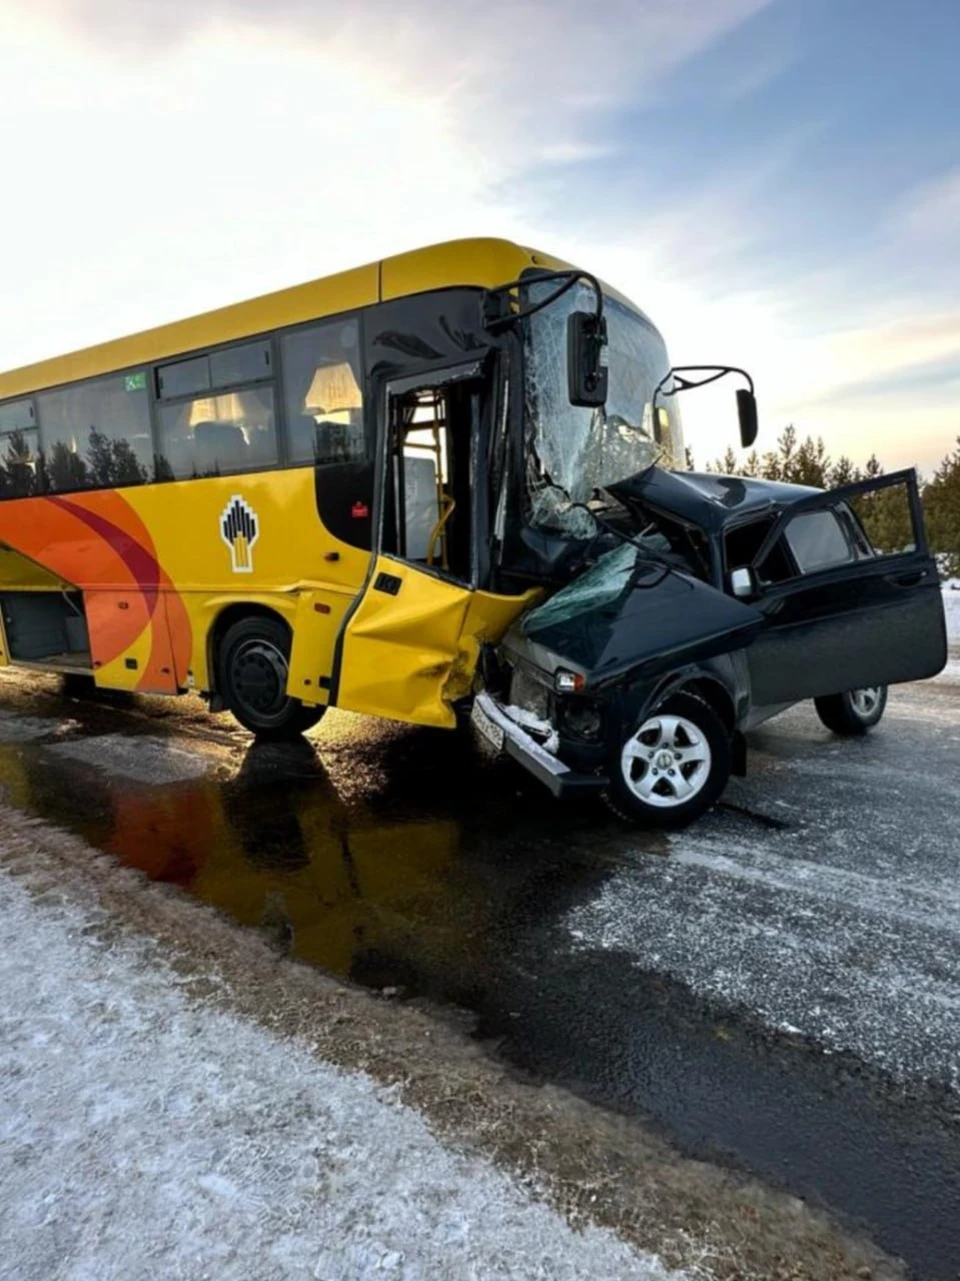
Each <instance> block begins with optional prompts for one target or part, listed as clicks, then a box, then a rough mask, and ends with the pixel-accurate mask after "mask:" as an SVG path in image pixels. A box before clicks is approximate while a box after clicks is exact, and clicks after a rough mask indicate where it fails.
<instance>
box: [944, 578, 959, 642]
mask: <svg viewBox="0 0 960 1281" xmlns="http://www.w3.org/2000/svg"><path fill="white" fill-rule="evenodd" d="M943 608H944V612H945V613H946V615H947V639H948V640H949V642H950V644H951V645H960V578H950V579H948V580H947V581H946V582H945V583H944V584H943Z"/></svg>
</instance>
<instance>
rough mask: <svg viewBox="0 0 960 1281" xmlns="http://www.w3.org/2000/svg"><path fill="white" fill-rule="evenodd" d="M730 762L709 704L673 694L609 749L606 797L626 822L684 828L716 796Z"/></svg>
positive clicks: (723, 733) (720, 725)
mask: <svg viewBox="0 0 960 1281" xmlns="http://www.w3.org/2000/svg"><path fill="white" fill-rule="evenodd" d="M731 764H732V758H731V751H730V737H729V735H728V734H727V731H726V729H725V728H724V725H723V722H722V721H721V720H720V718H719V716H718V715H717V714H716V712H715V711H714V710H713V708H712V707H711V706H710V705H709V703H705V702H704V701H703V699H702V698H699V697H698V696H697V695H696V694H690V693H678V694H674V695H673V696H672V697H671V698H668V699H667V700H666V701H665V702H664V703H663V704H662V705H661V706H660V707H658V708H657V709H656V711H654V712H650V713H649V714H648V715H647V716H645V717H644V719H643V721H642V722H641V724H640V725H638V726H637V728H636V729H635V730H633V732H632V733H630V734H629V735H628V736H627V738H626V739H625V741H624V742H623V743H621V744H620V746H619V749H618V750H617V751H615V752H614V753H613V756H612V759H611V761H610V770H609V774H610V784H609V786H608V788H607V789H606V790H605V792H604V799H605V800H606V802H607V804H608V805H609V807H610V808H611V809H612V810H613V811H614V813H615V814H617V815H619V816H620V818H623V819H626V820H627V821H628V822H632V823H639V824H642V825H644V826H646V827H670V828H677V827H686V826H687V824H688V823H692V822H693V820H694V819H696V818H699V817H700V815H701V814H703V813H704V811H705V810H708V809H709V808H710V806H711V805H712V804H713V803H714V802H715V801H716V800H717V798H718V797H719V796H720V794H721V792H722V791H723V789H724V788H725V787H726V785H727V780H728V778H729V777H730V768H731Z"/></svg>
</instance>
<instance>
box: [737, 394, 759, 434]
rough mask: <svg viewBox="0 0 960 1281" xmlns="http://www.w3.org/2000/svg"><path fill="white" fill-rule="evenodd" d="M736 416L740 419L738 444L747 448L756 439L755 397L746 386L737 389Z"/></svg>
mask: <svg viewBox="0 0 960 1281" xmlns="http://www.w3.org/2000/svg"><path fill="white" fill-rule="evenodd" d="M737 417H738V418H739V419H740V444H741V445H742V446H743V447H744V449H749V448H750V446H751V445H752V444H753V442H754V441H755V440H756V439H757V398H756V396H755V395H754V394H753V392H752V391H747V389H746V387H740V388H738V389H737Z"/></svg>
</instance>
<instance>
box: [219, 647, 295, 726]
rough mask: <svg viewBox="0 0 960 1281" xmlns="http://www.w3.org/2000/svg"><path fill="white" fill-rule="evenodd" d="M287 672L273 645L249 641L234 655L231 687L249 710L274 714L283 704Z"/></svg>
mask: <svg viewBox="0 0 960 1281" xmlns="http://www.w3.org/2000/svg"><path fill="white" fill-rule="evenodd" d="M287 670H288V669H287V660H286V658H285V657H284V655H283V654H282V653H281V652H280V650H279V649H277V647H276V646H275V645H272V644H270V642H269V641H265V640H251V641H248V642H247V643H246V644H245V645H242V646H241V647H240V649H239V650H238V651H237V653H236V654H235V656H234V660H233V672H232V676H233V685H234V688H235V690H236V692H237V694H238V695H239V696H240V698H241V699H242V701H243V702H244V703H245V704H246V706H247V707H249V708H250V709H251V710H252V711H255V712H257V713H258V714H259V715H261V716H272V715H276V714H277V713H278V712H280V711H282V710H283V708H284V705H285V704H286V702H287Z"/></svg>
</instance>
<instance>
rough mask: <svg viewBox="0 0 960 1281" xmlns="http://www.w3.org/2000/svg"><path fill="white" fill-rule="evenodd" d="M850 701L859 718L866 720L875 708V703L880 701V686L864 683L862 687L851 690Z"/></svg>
mask: <svg viewBox="0 0 960 1281" xmlns="http://www.w3.org/2000/svg"><path fill="white" fill-rule="evenodd" d="M850 702H851V703H852V704H853V710H854V711H855V712H856V713H857V715H858V716H859V717H860V718H861V720H866V719H867V718H868V717H870V716H872V715H873V713H874V712H875V711H876V710H877V705H878V703H879V702H880V686H879V685H866V686H864V688H863V689H854V690H851V691H850Z"/></svg>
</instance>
